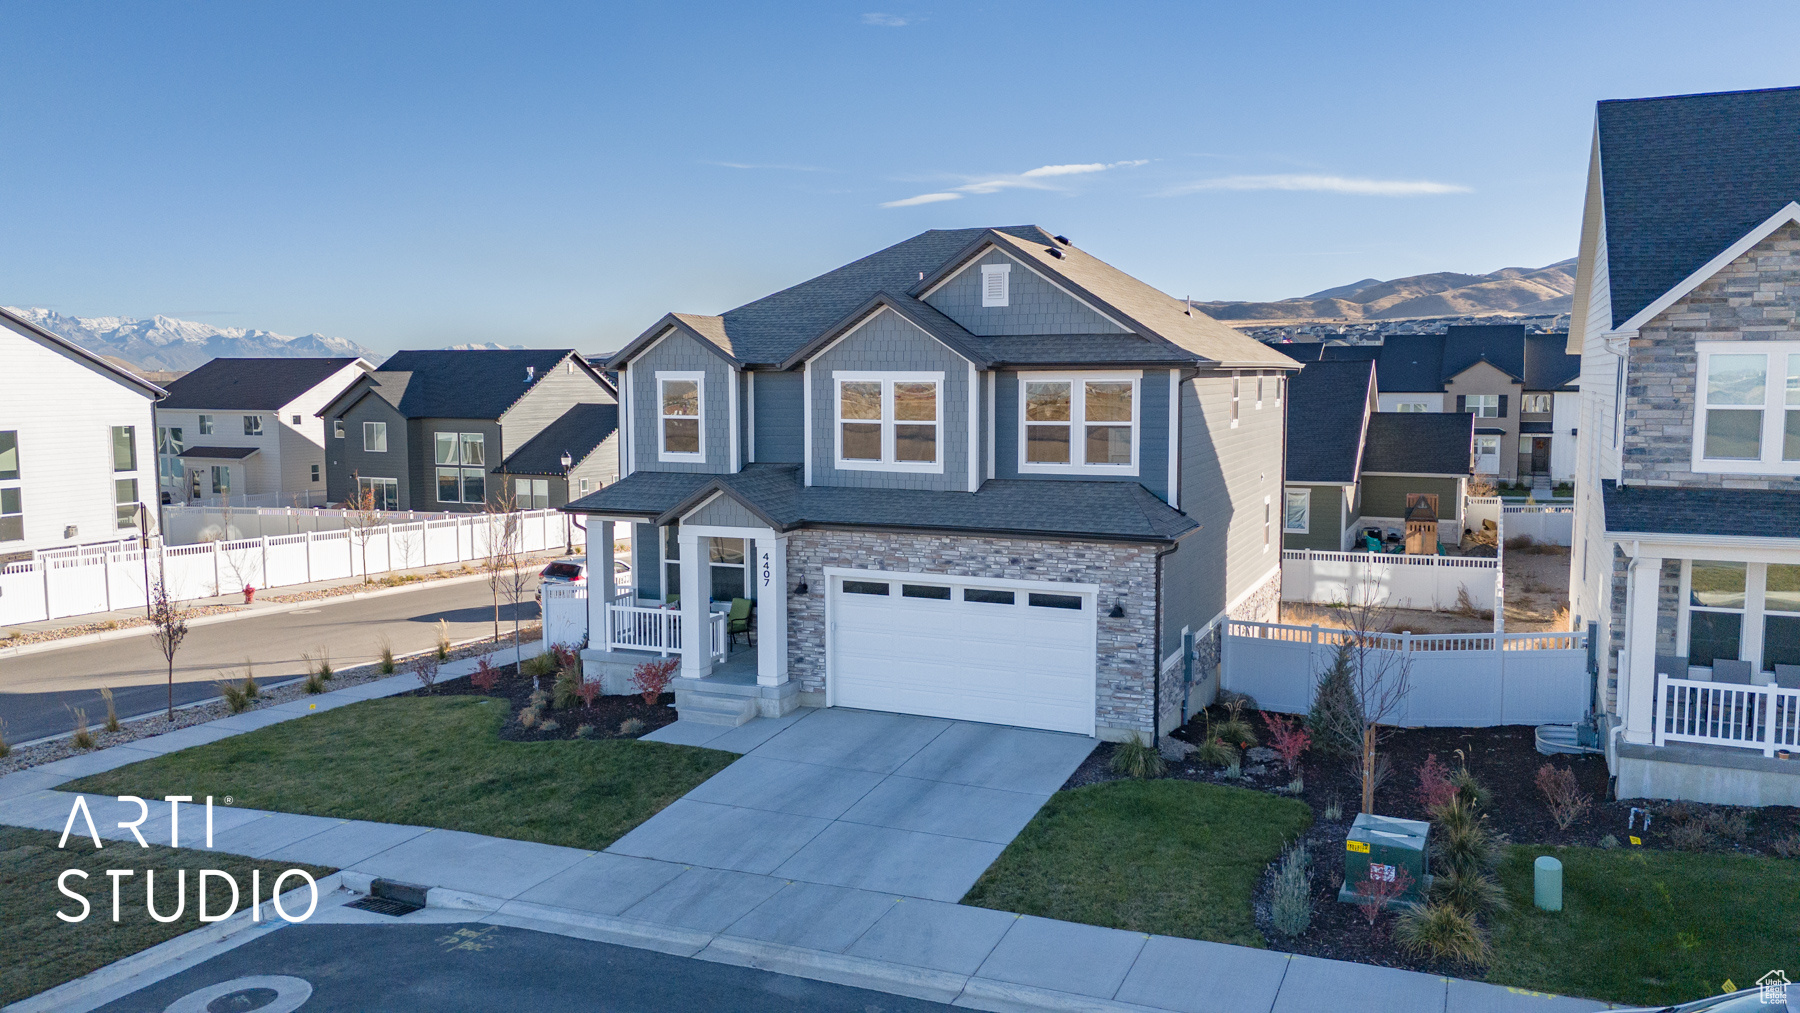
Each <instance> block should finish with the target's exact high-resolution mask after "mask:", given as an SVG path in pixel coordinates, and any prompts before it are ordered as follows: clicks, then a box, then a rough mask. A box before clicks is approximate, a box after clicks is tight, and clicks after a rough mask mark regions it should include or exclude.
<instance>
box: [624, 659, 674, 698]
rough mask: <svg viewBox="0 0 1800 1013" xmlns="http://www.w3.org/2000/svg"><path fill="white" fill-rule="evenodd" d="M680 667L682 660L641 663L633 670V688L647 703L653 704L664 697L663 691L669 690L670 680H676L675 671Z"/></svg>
mask: <svg viewBox="0 0 1800 1013" xmlns="http://www.w3.org/2000/svg"><path fill="white" fill-rule="evenodd" d="M680 667H681V659H680V658H663V659H661V660H658V661H643V662H639V663H638V666H637V667H636V668H634V669H632V670H631V685H632V688H634V689H636V690H637V691H638V692H639V693H641V694H643V697H644V702H645V703H648V704H653V703H655V702H656V699H657V698H658V697H660V696H662V695H663V690H665V689H667V688H669V680H671V679H673V678H675V670H676V669H678V668H680Z"/></svg>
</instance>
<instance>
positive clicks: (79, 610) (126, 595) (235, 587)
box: [0, 510, 584, 626]
mask: <svg viewBox="0 0 1800 1013" xmlns="http://www.w3.org/2000/svg"><path fill="white" fill-rule="evenodd" d="M517 517H518V525H517V528H516V533H515V546H514V548H515V549H516V551H519V552H547V551H552V550H557V549H563V548H567V547H568V546H565V545H564V532H565V531H566V532H568V533H569V534H570V535H572V541H573V542H574V544H575V546H576V547H579V546H580V545H581V544H582V542H583V537H584V535H583V532H582V529H581V528H580V527H578V526H576V525H573V524H568V523H565V516H564V515H563V514H562V513H561V512H560V511H556V510H529V511H522V512H520V513H519V514H518V515H517ZM505 537H506V535H505V531H504V526H503V524H502V522H501V521H500V520H499V519H498V518H495V517H490V516H488V515H485V514H468V515H465V516H461V517H449V518H445V519H442V520H421V521H412V522H408V523H398V524H383V525H380V526H378V527H370V528H359V529H350V530H341V531H323V532H304V533H301V534H296V535H278V536H274V537H263V538H246V539H239V540H235V541H217V542H203V543H201V544H198V545H170V546H164V545H161V544H158V543H154V542H153V543H152V545H151V547H150V558H149V560H148V564H149V565H148V569H149V577H150V582H151V583H152V585H154V584H155V582H156V580H157V579H158V578H159V577H161V579H163V580H164V581H166V582H167V585H168V589H169V597H170V598H172V599H174V600H176V601H191V600H193V599H196V598H210V597H213V596H215V595H225V594H237V593H239V592H241V591H243V589H244V587H245V586H246V585H249V586H252V587H255V588H256V589H257V590H262V589H264V588H272V587H282V586H285V585H291V584H305V583H310V582H312V581H316V580H334V579H342V578H348V577H359V576H363V575H364V574H371V575H372V574H379V573H387V572H390V571H394V570H405V569H411V568H414V567H424V566H444V565H450V564H455V563H465V562H474V561H478V560H483V559H486V558H488V557H489V556H491V555H493V550H494V548H495V547H497V546H500V545H502V543H503V542H504V540H505ZM145 562H146V561H145V559H144V556H143V554H142V552H140V551H139V549H138V548H137V547H136V546H135V545H133V544H130V543H119V544H116V545H112V546H87V547H83V548H81V549H64V550H58V551H54V552H45V553H40V554H39V556H38V558H37V559H35V560H33V561H31V562H28V563H13V564H11V565H9V566H6V567H5V568H4V569H3V570H0V626H4V625H11V624H14V623H30V622H39V621H42V620H45V619H60V618H63V617H65V616H78V615H85V614H87V613H90V612H109V611H112V610H114V609H131V608H143V607H144V598H145V592H144V576H145Z"/></svg>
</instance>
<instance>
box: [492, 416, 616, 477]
mask: <svg viewBox="0 0 1800 1013" xmlns="http://www.w3.org/2000/svg"><path fill="white" fill-rule="evenodd" d="M618 428H619V406H618V405H616V404H578V405H571V406H570V407H569V410H568V411H566V412H563V413H562V414H561V415H559V416H557V418H556V421H554V422H552V423H550V424H549V425H547V426H545V427H544V428H543V431H541V432H539V433H538V434H537V435H536V436H533V437H532V438H531V439H529V440H526V441H525V444H524V445H523V446H521V447H520V448H519V449H517V450H515V451H513V452H512V454H511V455H509V456H508V457H507V458H506V460H505V462H503V463H502V464H501V465H500V467H499V469H498V470H500V471H504V472H507V473H508V474H512V475H561V474H562V473H563V466H562V455H563V451H565V450H566V451H568V452H569V456H570V457H571V458H573V461H572V462H571V463H570V465H569V467H571V468H573V467H576V466H578V465H580V464H581V462H582V461H585V460H587V457H588V455H589V454H592V453H593V452H594V451H595V450H596V449H598V448H599V446H600V444H601V443H602V442H603V441H605V439H606V438H607V437H608V436H611V435H612V434H613V433H614V432H615V431H616V430H617V429H618Z"/></svg>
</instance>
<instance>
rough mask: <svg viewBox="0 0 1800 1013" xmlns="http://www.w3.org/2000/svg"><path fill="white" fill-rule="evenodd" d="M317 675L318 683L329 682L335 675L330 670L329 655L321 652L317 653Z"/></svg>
mask: <svg viewBox="0 0 1800 1013" xmlns="http://www.w3.org/2000/svg"><path fill="white" fill-rule="evenodd" d="M318 674H319V681H320V682H330V681H331V678H332V676H334V675H336V674H337V673H336V672H333V671H332V670H331V655H329V654H326V653H325V652H324V651H323V650H321V651H320V652H319V668H318Z"/></svg>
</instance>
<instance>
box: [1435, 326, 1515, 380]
mask: <svg viewBox="0 0 1800 1013" xmlns="http://www.w3.org/2000/svg"><path fill="white" fill-rule="evenodd" d="M1478 362H1485V363H1487V364H1488V365H1490V366H1493V367H1494V368H1495V369H1498V370H1499V371H1500V372H1502V373H1505V374H1506V375H1507V376H1510V377H1512V378H1513V379H1515V380H1518V381H1520V382H1521V383H1522V382H1524V380H1525V325H1524V324H1453V325H1451V326H1449V327H1446V328H1444V382H1445V383H1449V382H1450V380H1451V378H1453V377H1455V376H1456V375H1457V374H1459V373H1461V372H1463V371H1465V370H1467V369H1468V368H1469V367H1470V366H1473V365H1475V364H1476V363H1478Z"/></svg>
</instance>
